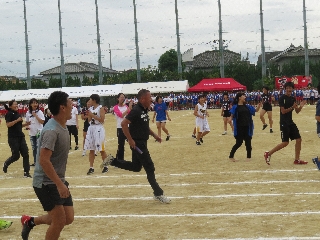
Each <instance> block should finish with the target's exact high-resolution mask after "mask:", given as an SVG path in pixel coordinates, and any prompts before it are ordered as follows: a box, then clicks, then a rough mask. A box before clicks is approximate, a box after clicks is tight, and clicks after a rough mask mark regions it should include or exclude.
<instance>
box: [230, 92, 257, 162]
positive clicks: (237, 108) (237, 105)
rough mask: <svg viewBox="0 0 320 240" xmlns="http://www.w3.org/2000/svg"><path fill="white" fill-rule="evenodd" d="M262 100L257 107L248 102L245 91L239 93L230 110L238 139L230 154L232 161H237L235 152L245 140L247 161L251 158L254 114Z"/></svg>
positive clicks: (235, 135)
mask: <svg viewBox="0 0 320 240" xmlns="http://www.w3.org/2000/svg"><path fill="white" fill-rule="evenodd" d="M260 106H261V102H260V103H259V104H258V106H257V108H255V107H253V106H251V105H249V104H246V95H245V93H243V92H239V93H237V95H236V97H235V100H234V102H233V106H232V108H231V110H230V113H231V119H232V120H233V126H234V137H235V139H236V144H235V145H234V146H233V147H232V149H231V152H230V154H229V159H230V161H232V162H236V161H237V160H235V158H234V154H235V153H236V151H237V150H238V148H239V147H241V145H242V142H243V140H244V142H245V145H246V150H247V161H250V160H251V151H252V146H251V139H252V135H253V128H254V126H253V120H252V116H254V115H255V113H256V112H258V111H259V109H260Z"/></svg>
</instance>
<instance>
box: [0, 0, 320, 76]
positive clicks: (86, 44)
mask: <svg viewBox="0 0 320 240" xmlns="http://www.w3.org/2000/svg"><path fill="white" fill-rule="evenodd" d="M302 2H303V1H302V0H277V1H276V0H264V1H263V9H264V29H265V46H266V51H267V52H268V51H280V50H285V49H286V48H288V47H289V46H290V44H291V43H292V44H293V45H295V46H299V45H302V46H303V44H304V40H303V34H304V32H303V12H302V10H303V6H302ZM136 4H137V19H138V34H139V48H140V55H141V57H140V62H141V68H144V67H147V66H148V65H151V66H157V65H158V64H157V61H158V59H159V57H160V56H161V54H163V53H164V52H165V51H167V50H169V49H172V48H173V49H176V44H177V39H176V24H175V1H174V0H155V1H150V0H136ZM0 5H1V8H0V31H1V34H0V43H1V47H0V75H10V76H18V77H26V75H27V74H26V65H25V59H26V53H25V35H24V31H25V30H24V16H23V1H22V0H0ZM98 6H99V20H100V35H101V42H102V45H101V50H102V55H103V57H102V65H103V66H104V67H109V66H110V61H109V57H110V55H109V44H110V47H111V52H112V55H111V56H112V68H113V69H115V70H119V71H121V70H124V69H131V68H136V61H135V55H136V52H135V41H134V16H133V1H130V0H98ZM221 6H222V25H223V26H222V27H223V31H224V34H223V39H224V40H226V43H227V44H228V49H229V50H231V51H234V52H241V54H242V57H246V55H247V52H248V53H249V59H250V61H251V62H256V61H257V58H258V56H259V54H260V53H261V41H260V15H259V13H260V1H259V0H221ZM306 7H307V27H308V41H309V48H311V49H312V48H320V14H319V13H320V4H319V0H306ZM26 9H27V21H28V23H27V27H28V36H29V45H30V47H31V49H30V61H31V75H38V74H39V73H40V72H41V71H45V70H48V69H50V68H53V67H56V66H59V65H60V46H59V41H60V39H59V25H58V1H57V0H56V1H54V0H28V1H26ZM178 9H179V26H180V33H181V37H180V41H181V52H182V53H183V52H185V51H187V50H188V49H190V48H193V51H194V56H195V55H197V54H200V53H202V52H204V51H208V50H212V49H213V48H215V47H218V45H214V44H212V41H213V40H216V39H218V37H219V32H218V30H219V28H218V21H219V16H218V1H217V0H178ZM61 11H62V26H63V36H62V37H63V42H64V46H65V47H64V57H65V63H74V62H80V61H83V62H92V63H96V64H98V57H97V44H96V36H97V35H96V15H95V1H94V0H91V1H89V0H61Z"/></svg>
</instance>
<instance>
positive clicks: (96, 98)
mask: <svg viewBox="0 0 320 240" xmlns="http://www.w3.org/2000/svg"><path fill="white" fill-rule="evenodd" d="M90 98H91V99H92V100H94V101H96V103H98V104H99V103H100V96H99V95H98V94H91V96H90Z"/></svg>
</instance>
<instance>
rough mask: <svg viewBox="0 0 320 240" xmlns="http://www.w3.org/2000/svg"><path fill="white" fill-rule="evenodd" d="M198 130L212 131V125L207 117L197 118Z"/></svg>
mask: <svg viewBox="0 0 320 240" xmlns="http://www.w3.org/2000/svg"><path fill="white" fill-rule="evenodd" d="M196 129H197V132H210V127H209V123H208V120H207V118H204V119H202V118H196Z"/></svg>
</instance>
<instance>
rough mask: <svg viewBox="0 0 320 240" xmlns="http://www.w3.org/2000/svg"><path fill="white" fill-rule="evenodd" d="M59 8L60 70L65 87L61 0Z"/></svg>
mask: <svg viewBox="0 0 320 240" xmlns="http://www.w3.org/2000/svg"><path fill="white" fill-rule="evenodd" d="M58 10H59V33H60V59H61V66H60V69H61V72H60V74H61V81H62V87H65V86H66V73H65V69H64V56H63V41H62V26H61V9H60V0H58Z"/></svg>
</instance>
